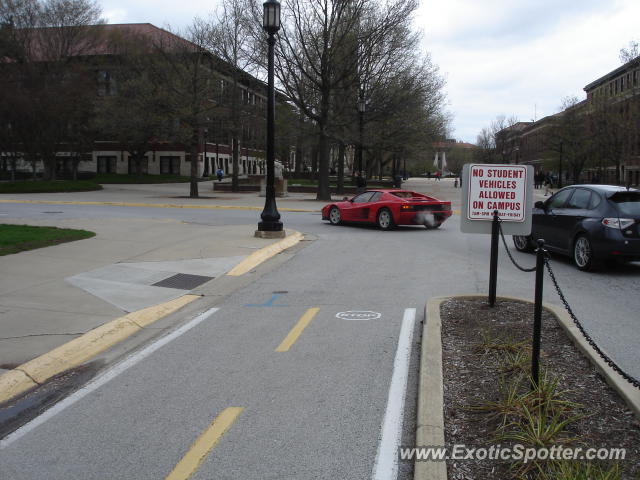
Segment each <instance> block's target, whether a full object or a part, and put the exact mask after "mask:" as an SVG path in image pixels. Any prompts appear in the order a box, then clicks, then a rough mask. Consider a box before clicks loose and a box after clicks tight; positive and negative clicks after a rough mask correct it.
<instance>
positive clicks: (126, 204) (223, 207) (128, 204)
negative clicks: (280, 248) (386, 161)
mask: <svg viewBox="0 0 640 480" xmlns="http://www.w3.org/2000/svg"><path fill="white" fill-rule="evenodd" d="M0 203H31V204H37V205H108V206H111V207H151V208H192V209H200V210H254V211H257V212H261V211H262V210H263V208H264V207H252V206H241V205H182V204H177V203H136V202H81V201H66V200H12V199H7V200H5V199H0ZM278 210H280V211H282V212H303V213H317V212H318V211H319V210H309V209H303V208H286V207H284V208H282V207H278Z"/></svg>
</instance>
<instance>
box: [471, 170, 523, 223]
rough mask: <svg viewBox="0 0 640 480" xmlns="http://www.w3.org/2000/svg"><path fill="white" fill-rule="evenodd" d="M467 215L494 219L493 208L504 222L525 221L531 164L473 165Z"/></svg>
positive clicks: (472, 218) (475, 217)
mask: <svg viewBox="0 0 640 480" xmlns="http://www.w3.org/2000/svg"><path fill="white" fill-rule="evenodd" d="M468 181H469V196H468V199H467V202H468V203H467V218H468V219H469V220H491V219H492V218H493V212H494V211H496V210H497V211H498V216H499V217H500V219H501V220H502V221H503V222H524V220H525V206H526V190H527V189H526V185H527V168H526V167H525V166H524V165H508V166H504V165H471V166H470V167H469V178H468Z"/></svg>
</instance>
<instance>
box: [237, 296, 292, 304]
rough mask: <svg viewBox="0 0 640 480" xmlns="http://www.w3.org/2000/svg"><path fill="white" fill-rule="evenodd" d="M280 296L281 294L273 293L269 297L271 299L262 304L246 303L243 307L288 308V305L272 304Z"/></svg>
mask: <svg viewBox="0 0 640 480" xmlns="http://www.w3.org/2000/svg"><path fill="white" fill-rule="evenodd" d="M280 295H282V294H281V293H274V294H273V295H271V298H270V299H269V300H267V301H266V302H264V303H248V304H246V305H245V307H288V306H289V305H283V304H279V303H273V302H274V301H275V300H276V298H278V297H279V296H280Z"/></svg>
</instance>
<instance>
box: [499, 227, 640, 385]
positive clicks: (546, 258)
mask: <svg viewBox="0 0 640 480" xmlns="http://www.w3.org/2000/svg"><path fill="white" fill-rule="evenodd" d="M501 223H502V222H501V221H500V220H498V226H499V231H500V236H501V238H502V243H503V244H504V249H505V250H506V251H507V255H508V256H509V259H510V260H511V262H512V263H513V265H514V266H515V267H516V268H518V269H519V270H522V271H523V272H540V271H541V270H543V266H542V265H544V266H546V267H547V271H548V272H549V276H550V277H551V281H552V282H553V286H554V287H555V289H556V292H557V293H558V296H559V297H560V300H561V301H562V304H563V305H564V308H565V310H566V311H567V313H568V314H569V316H570V317H571V320H573V323H574V324H575V326H576V327H577V328H578V330H580V333H581V334H582V336H583V337H584V338H585V340H586V341H587V343H588V344H589V345H591V347H592V348H593V349H594V350H595V351H596V353H597V354H598V355H599V356H600V357H601V358H602V360H604V362H605V363H606V364H607V365H608V366H609V367H611V368H612V369H613V370H614V371H615V372H616V373H618V374H619V375H620V376H621V377H622V378H624V379H625V380H626V381H627V382H629V383H630V384H631V385H633V386H634V387H635V388H640V381H639V380H638V379H636V378H634V377H632V376H631V375H629V374H628V373H627V372H625V371H624V370H622V369H621V368H620V367H619V366H618V365H617V364H616V363H615V362H614V361H613V360H612V359H611V358H609V356H607V354H605V353H604V352H603V351H602V350H601V349H600V347H598V345H597V344H596V342H595V341H594V340H593V339H592V338H591V337H590V336H589V334H588V333H587V331H586V330H585V328H584V327H583V326H582V324H581V323H580V320H578V317H576V315H575V314H574V313H573V310H572V309H571V306H570V305H569V302H568V301H567V299H566V298H565V296H564V293H563V292H562V290H561V289H560V285H559V284H558V280H557V279H556V276H555V274H554V273H553V269H552V268H551V263H550V261H549V259H550V257H549V253H548V252H547V251H546V250H544V254H543V256H542V257H543V263H542V264H540V262H539V255H538V257H537V258H536V266H535V267H533V268H524V267H521V266H520V265H518V263H517V262H516V261H515V259H514V258H513V255H511V252H510V251H509V247H508V246H507V241H506V240H505V238H504V233H503V232H502V226H501V225H500V224H501ZM536 252H538V251H536ZM538 253H539V252H538ZM538 276H539V274H536V293H537V292H538V288H537V282H538ZM540 276H541V275H540ZM540 282H542V279H540ZM539 291H540V295H542V285H541V286H540V289H539ZM540 305H542V297H541V298H540ZM535 316H536V313H535V311H534V336H535V329H536V326H535ZM534 342H535V339H534ZM534 348H535V346H534ZM531 363H532V369H531V373H532V375H531V377H532V383H535V384H537V382H538V377H535V375H534V370H535V371H537V370H538V368H537V367H536V368H534V366H533V363H534V359H533V356H532V359H531Z"/></svg>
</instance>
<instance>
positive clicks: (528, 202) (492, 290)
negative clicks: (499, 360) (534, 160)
mask: <svg viewBox="0 0 640 480" xmlns="http://www.w3.org/2000/svg"><path fill="white" fill-rule="evenodd" d="M532 208H533V166H531V165H494V164H486V165H483V164H467V165H465V166H464V167H463V169H462V212H461V218H460V230H461V231H462V232H463V233H485V234H491V260H490V268H489V299H488V300H489V305H490V306H492V307H493V306H494V305H495V301H496V285H497V272H498V236H499V231H500V229H502V232H503V233H504V234H507V235H529V234H530V233H531V211H532Z"/></svg>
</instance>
